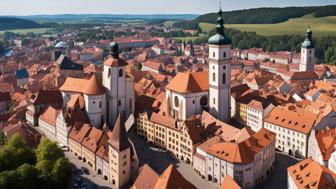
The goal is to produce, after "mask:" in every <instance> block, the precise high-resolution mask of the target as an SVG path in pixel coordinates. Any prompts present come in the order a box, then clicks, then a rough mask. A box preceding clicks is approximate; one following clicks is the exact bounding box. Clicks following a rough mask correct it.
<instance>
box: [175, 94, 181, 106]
mask: <svg viewBox="0 0 336 189" xmlns="http://www.w3.org/2000/svg"><path fill="white" fill-rule="evenodd" d="M174 105H175V107H179V105H180V103H179V99H178V97H177V96H175V98H174Z"/></svg>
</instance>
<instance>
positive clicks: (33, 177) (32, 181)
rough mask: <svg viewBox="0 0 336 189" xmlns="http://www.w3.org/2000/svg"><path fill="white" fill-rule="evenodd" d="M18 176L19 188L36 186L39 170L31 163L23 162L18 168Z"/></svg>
mask: <svg viewBox="0 0 336 189" xmlns="http://www.w3.org/2000/svg"><path fill="white" fill-rule="evenodd" d="M16 172H17V176H18V178H17V179H18V185H19V187H18V188H22V189H24V188H27V189H31V188H36V186H37V179H38V172H37V169H36V168H35V167H34V166H33V165H30V164H23V165H21V166H20V167H18V169H17V170H16Z"/></svg>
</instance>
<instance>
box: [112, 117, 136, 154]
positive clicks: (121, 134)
mask: <svg viewBox="0 0 336 189" xmlns="http://www.w3.org/2000/svg"><path fill="white" fill-rule="evenodd" d="M124 116H125V115H124V112H121V113H120V114H119V116H118V119H117V121H116V123H115V126H114V128H113V131H112V137H111V139H110V140H109V141H108V142H109V144H110V145H111V146H112V147H113V148H115V149H116V150H118V151H119V152H121V151H124V150H125V149H127V148H130V147H131V143H130V142H129V140H128V136H127V131H126V127H125V118H124Z"/></svg>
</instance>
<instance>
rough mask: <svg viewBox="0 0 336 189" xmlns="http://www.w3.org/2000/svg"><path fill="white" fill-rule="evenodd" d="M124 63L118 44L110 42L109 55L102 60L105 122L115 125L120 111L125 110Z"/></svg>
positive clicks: (125, 63)
mask: <svg viewBox="0 0 336 189" xmlns="http://www.w3.org/2000/svg"><path fill="white" fill-rule="evenodd" d="M126 65H127V62H126V61H125V60H123V59H121V58H119V46H118V44H117V43H115V42H113V43H111V55H110V56H109V57H108V58H107V59H106V60H105V62H104V69H103V86H104V87H105V88H106V93H107V95H106V122H107V123H109V125H115V122H116V120H117V117H118V115H119V113H120V112H127V113H128V114H127V115H126V116H128V115H129V111H127V110H126V107H129V106H127V104H126V103H127V98H126V96H127V94H126V87H127V86H126V84H127V83H126Z"/></svg>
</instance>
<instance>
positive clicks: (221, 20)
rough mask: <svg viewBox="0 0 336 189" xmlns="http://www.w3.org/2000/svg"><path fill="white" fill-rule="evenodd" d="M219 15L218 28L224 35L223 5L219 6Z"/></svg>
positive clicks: (219, 32) (218, 31)
mask: <svg viewBox="0 0 336 189" xmlns="http://www.w3.org/2000/svg"><path fill="white" fill-rule="evenodd" d="M218 15H219V17H218V18H217V26H216V30H217V33H218V34H220V35H222V36H224V20H223V11H222V6H220V8H219V11H218Z"/></svg>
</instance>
